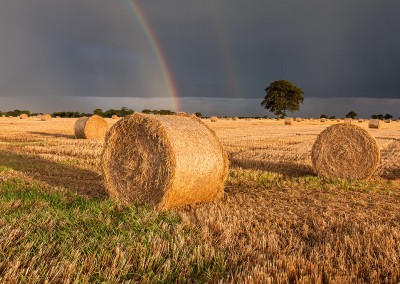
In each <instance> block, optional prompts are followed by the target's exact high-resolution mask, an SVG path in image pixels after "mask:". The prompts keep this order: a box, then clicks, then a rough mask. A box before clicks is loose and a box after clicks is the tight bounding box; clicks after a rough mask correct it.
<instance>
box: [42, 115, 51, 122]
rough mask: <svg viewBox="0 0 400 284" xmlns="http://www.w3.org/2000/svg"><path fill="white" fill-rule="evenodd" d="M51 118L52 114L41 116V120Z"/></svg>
mask: <svg viewBox="0 0 400 284" xmlns="http://www.w3.org/2000/svg"><path fill="white" fill-rule="evenodd" d="M51 119H52V117H51V115H50V114H43V115H41V116H40V120H41V121H49V120H51Z"/></svg>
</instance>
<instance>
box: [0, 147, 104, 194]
mask: <svg viewBox="0 0 400 284" xmlns="http://www.w3.org/2000/svg"><path fill="white" fill-rule="evenodd" d="M0 166H4V167H7V168H11V169H13V170H15V171H19V172H23V173H24V174H25V175H27V176H29V177H32V178H33V179H36V180H40V181H42V182H45V183H47V184H49V185H50V186H59V187H65V188H66V189H68V190H73V191H76V192H77V193H78V194H80V195H83V196H86V197H88V198H94V199H105V198H107V197H108V194H107V190H106V189H105V187H104V185H103V183H102V177H101V176H100V175H99V174H97V173H95V172H92V171H89V170H85V169H81V168H78V167H76V166H73V165H64V164H60V163H56V162H53V161H49V160H45V159H42V158H39V157H35V156H30V155H25V154H20V153H15V152H12V151H6V150H0Z"/></svg>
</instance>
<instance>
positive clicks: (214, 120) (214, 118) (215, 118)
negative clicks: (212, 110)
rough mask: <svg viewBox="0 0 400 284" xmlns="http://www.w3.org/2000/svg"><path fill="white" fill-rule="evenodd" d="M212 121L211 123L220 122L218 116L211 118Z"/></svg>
mask: <svg viewBox="0 0 400 284" xmlns="http://www.w3.org/2000/svg"><path fill="white" fill-rule="evenodd" d="M210 119H211V122H217V121H218V117H216V116H211V117H210Z"/></svg>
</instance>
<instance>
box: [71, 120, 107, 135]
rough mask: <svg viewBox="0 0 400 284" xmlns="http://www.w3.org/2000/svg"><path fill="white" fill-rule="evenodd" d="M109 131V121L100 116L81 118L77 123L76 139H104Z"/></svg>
mask: <svg viewBox="0 0 400 284" xmlns="http://www.w3.org/2000/svg"><path fill="white" fill-rule="evenodd" d="M107 130H108V123H107V121H106V120H105V119H104V118H102V117H100V116H98V115H93V116H91V117H81V118H80V119H78V120H77V121H76V122H75V137H76V138H82V139H103V138H104V135H105V133H106V132H107Z"/></svg>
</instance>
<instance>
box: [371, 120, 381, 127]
mask: <svg viewBox="0 0 400 284" xmlns="http://www.w3.org/2000/svg"><path fill="white" fill-rule="evenodd" d="M381 124H382V120H380V119H370V120H369V123H368V127H369V128H378V129H379V128H381Z"/></svg>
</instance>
